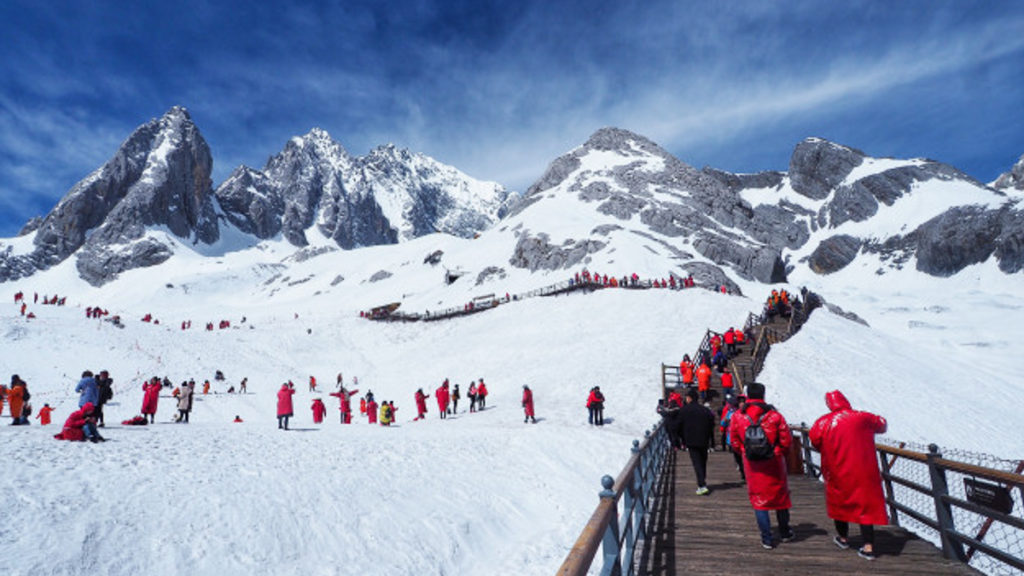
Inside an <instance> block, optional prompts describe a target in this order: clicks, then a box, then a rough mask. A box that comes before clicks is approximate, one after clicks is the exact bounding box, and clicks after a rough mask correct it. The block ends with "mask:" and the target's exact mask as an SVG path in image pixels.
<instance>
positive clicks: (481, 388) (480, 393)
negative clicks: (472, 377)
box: [476, 378, 487, 410]
mask: <svg viewBox="0 0 1024 576" xmlns="http://www.w3.org/2000/svg"><path fill="white" fill-rule="evenodd" d="M476 403H477V406H478V407H479V408H480V409H481V410H483V409H484V408H486V407H487V385H486V384H484V379H483V378H481V379H480V383H479V384H477V385H476Z"/></svg>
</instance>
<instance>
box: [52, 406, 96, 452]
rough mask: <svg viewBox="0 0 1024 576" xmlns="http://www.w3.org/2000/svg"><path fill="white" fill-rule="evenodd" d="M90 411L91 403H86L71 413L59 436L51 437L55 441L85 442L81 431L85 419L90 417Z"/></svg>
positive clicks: (83, 433)
mask: <svg viewBox="0 0 1024 576" xmlns="http://www.w3.org/2000/svg"><path fill="white" fill-rule="evenodd" d="M92 409H93V405H92V402H86V403H85V405H84V406H82V407H81V408H79V409H78V410H75V411H74V412H72V413H71V415H70V416H68V419H67V420H66V421H65V422H64V429H63V430H61V431H60V433H59V434H54V436H53V437H54V438H56V439H57V440H71V441H73V442H81V441H83V440H85V432H83V431H82V427H84V426H85V421H86V419H87V418H88V417H89V416H91V415H92Z"/></svg>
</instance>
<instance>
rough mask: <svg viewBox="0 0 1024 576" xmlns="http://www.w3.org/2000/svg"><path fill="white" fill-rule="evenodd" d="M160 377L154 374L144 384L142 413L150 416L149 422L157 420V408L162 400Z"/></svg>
mask: <svg viewBox="0 0 1024 576" xmlns="http://www.w3.org/2000/svg"><path fill="white" fill-rule="evenodd" d="M161 388H162V386H161V384H160V378H158V377H156V376H153V379H152V380H150V381H149V382H146V383H145V384H143V385H142V391H143V395H142V415H143V416H149V423H150V424H152V423H153V422H156V408H157V404H158V403H159V402H160V389H161Z"/></svg>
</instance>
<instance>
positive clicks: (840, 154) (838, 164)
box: [789, 138, 864, 200]
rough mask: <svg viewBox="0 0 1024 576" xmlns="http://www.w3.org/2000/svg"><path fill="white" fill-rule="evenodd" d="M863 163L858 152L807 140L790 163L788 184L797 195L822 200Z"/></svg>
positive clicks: (813, 139)
mask: <svg viewBox="0 0 1024 576" xmlns="http://www.w3.org/2000/svg"><path fill="white" fill-rule="evenodd" d="M863 161H864V153H863V152H861V151H859V150H854V149H852V148H847V147H846V146H840V145H838V144H834V143H832V142H829V141H827V140H821V139H818V138H808V139H806V140H804V141H803V142H801V143H799V144H797V146H796V149H795V150H794V151H793V156H792V157H791V158H790V160H789V181H790V184H791V185H792V186H793V190H795V191H796V192H798V193H800V194H803V195H804V196H807V197H808V198H811V199H814V200H824V199H825V198H828V195H829V194H830V193H831V192H832V189H833V188H835V187H836V186H838V185H839V184H840V183H841V182H842V181H843V180H844V179H845V178H846V176H847V174H849V173H850V172H851V171H852V170H853V169H854V168H856V167H857V166H859V165H860V164H861V162H863Z"/></svg>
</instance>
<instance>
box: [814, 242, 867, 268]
mask: <svg viewBox="0 0 1024 576" xmlns="http://www.w3.org/2000/svg"><path fill="white" fill-rule="evenodd" d="M862 244H863V242H861V240H860V239H859V238H854V237H853V236H848V235H846V234H839V235H836V236H832V237H830V238H826V239H825V240H823V241H822V242H821V243H820V244H818V247H817V248H815V249H814V252H812V253H811V255H810V258H808V262H807V265H808V266H810V267H811V270H813V271H814V272H816V273H818V274H831V273H833V272H835V271H837V270H842V269H843V268H845V267H846V266H847V265H848V264H849V263H850V262H853V259H854V258H856V257H857V254H858V253H859V252H860V247H861V245H862Z"/></svg>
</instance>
